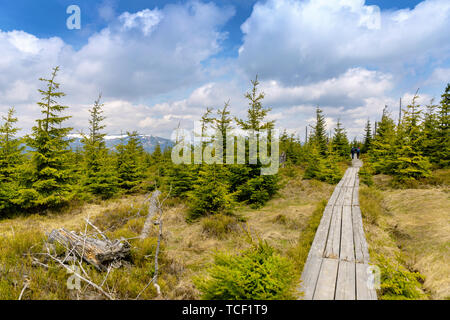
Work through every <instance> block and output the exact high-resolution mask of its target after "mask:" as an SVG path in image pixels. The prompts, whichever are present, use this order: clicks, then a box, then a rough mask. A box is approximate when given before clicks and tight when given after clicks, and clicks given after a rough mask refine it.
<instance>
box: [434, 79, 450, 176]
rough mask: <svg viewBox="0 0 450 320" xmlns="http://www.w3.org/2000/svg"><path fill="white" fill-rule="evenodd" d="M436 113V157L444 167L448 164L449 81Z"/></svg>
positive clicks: (449, 126)
mask: <svg viewBox="0 0 450 320" xmlns="http://www.w3.org/2000/svg"><path fill="white" fill-rule="evenodd" d="M441 97H442V100H441V103H440V105H439V107H438V112H437V113H438V114H437V122H438V125H437V129H438V130H437V145H438V146H439V147H438V149H437V152H436V158H437V159H439V166H440V167H442V168H444V167H448V166H449V165H450V115H449V108H450V83H449V84H447V87H446V89H445V92H444V93H443V94H442V96H441Z"/></svg>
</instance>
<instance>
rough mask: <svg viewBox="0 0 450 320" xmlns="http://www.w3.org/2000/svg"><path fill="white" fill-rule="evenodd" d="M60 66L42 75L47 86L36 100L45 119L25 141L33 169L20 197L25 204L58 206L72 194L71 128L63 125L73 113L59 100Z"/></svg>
mask: <svg viewBox="0 0 450 320" xmlns="http://www.w3.org/2000/svg"><path fill="white" fill-rule="evenodd" d="M58 71H59V67H55V68H54V69H53V72H52V75H51V77H50V79H44V78H40V79H39V80H40V81H42V82H44V83H45V84H46V89H45V90H42V89H39V93H40V94H41V96H42V99H41V101H40V102H38V103H37V104H38V105H39V107H40V108H41V113H42V115H43V118H42V119H38V120H36V122H37V125H35V126H34V127H33V128H32V134H31V135H30V136H27V138H26V141H27V144H28V146H29V147H30V148H31V149H32V151H31V152H30V153H31V170H30V171H31V172H30V175H29V176H28V177H27V179H26V180H27V182H26V189H25V190H21V192H22V197H21V199H18V202H21V203H22V204H23V205H25V206H36V207H38V208H40V209H46V208H49V207H55V206H59V205H62V204H65V203H67V201H68V200H70V198H71V195H72V194H71V180H72V179H73V176H72V175H71V173H72V170H71V168H70V166H69V162H68V159H69V157H70V153H71V150H70V148H69V143H70V139H68V134H69V132H70V131H71V130H72V128H69V127H63V123H64V122H65V121H66V120H68V119H69V118H70V116H63V115H62V113H63V111H64V110H66V109H67V108H68V107H67V106H63V105H61V104H59V103H58V101H57V100H58V99H60V98H62V97H64V96H65V94H64V93H63V92H61V91H58V89H59V83H57V82H56V81H55V78H56V75H57V73H58Z"/></svg>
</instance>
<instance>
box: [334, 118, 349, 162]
mask: <svg viewBox="0 0 450 320" xmlns="http://www.w3.org/2000/svg"><path fill="white" fill-rule="evenodd" d="M348 149H349V143H348V139H347V133H346V132H345V129H344V128H343V127H342V124H341V121H340V119H338V122H337V124H336V128H334V136H333V140H332V151H333V154H335V155H336V156H337V157H338V158H348V154H349V152H348Z"/></svg>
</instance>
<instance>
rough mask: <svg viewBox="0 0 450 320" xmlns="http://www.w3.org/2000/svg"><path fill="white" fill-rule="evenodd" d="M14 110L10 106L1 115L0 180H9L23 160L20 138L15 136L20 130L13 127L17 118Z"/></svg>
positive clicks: (12, 178)
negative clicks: (4, 114)
mask: <svg viewBox="0 0 450 320" xmlns="http://www.w3.org/2000/svg"><path fill="white" fill-rule="evenodd" d="M14 114H15V110H14V108H10V109H9V110H8V114H7V116H6V117H5V116H3V117H2V119H3V121H4V122H3V124H2V125H1V126H0V182H11V181H13V180H14V176H15V174H16V173H17V167H18V166H19V165H20V164H21V163H22V161H23V153H22V152H23V149H24V147H23V146H21V143H22V141H21V139H18V138H16V135H17V132H18V131H19V130H20V129H19V128H16V127H15V123H16V122H17V118H16V117H14Z"/></svg>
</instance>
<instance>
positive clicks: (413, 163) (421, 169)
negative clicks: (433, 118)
mask: <svg viewBox="0 0 450 320" xmlns="http://www.w3.org/2000/svg"><path fill="white" fill-rule="evenodd" d="M417 98H418V97H417V96H415V97H414V98H413V101H412V103H411V104H409V105H408V106H407V107H406V109H405V110H403V118H402V121H401V123H400V126H399V128H398V132H397V137H396V139H395V146H397V150H396V152H395V154H394V157H393V159H391V160H389V161H388V166H389V167H390V168H391V173H392V174H393V175H394V177H395V179H396V180H397V181H399V182H402V183H403V182H407V183H408V182H411V181H412V180H416V179H419V178H422V177H428V176H429V175H430V174H431V171H430V169H431V164H430V162H429V160H428V158H427V157H425V156H423V154H422V150H421V146H422V144H423V135H422V132H421V128H420V120H421V119H420V118H421V110H420V106H419V105H416V99H417Z"/></svg>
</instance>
